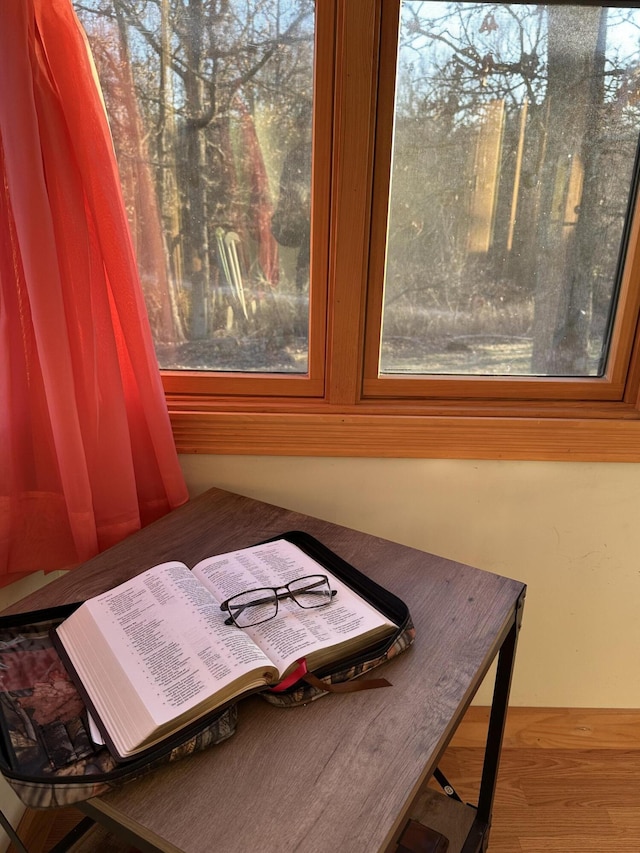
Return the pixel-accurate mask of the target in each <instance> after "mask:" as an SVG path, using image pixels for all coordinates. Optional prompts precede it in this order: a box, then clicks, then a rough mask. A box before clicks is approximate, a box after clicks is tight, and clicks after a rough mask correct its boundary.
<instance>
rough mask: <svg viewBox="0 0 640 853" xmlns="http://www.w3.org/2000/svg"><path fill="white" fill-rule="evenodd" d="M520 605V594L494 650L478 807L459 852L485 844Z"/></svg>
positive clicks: (475, 850) (469, 851)
mask: <svg viewBox="0 0 640 853" xmlns="http://www.w3.org/2000/svg"><path fill="white" fill-rule="evenodd" d="M523 607H524V593H523V594H522V596H521V597H520V599H519V600H518V603H517V605H516V612H515V619H514V624H513V626H512V628H511V630H510V631H509V633H508V634H507V636H506V638H505V641H504V643H503V644H502V646H501V647H500V652H499V653H498V668H497V671H496V681H495V686H494V690H493V701H492V703H491V715H490V717H489V729H488V732H487V745H486V749H485V754H484V764H483V767H482V779H481V782H480V793H479V797H478V809H477V814H476V818H475V820H474V822H473V827H472V828H471V831H470V833H469V835H468V837H467V840H466V842H465V844H464V847H463V848H462V851H461V853H480V851H486V849H487V846H488V844H489V829H490V827H491V814H492V810H493V800H494V797H495V791H496V782H497V778H498V765H499V763H500V753H501V751H502V739H503V736H504V728H505V723H506V719H507V708H508V705H509V693H510V691H511V680H512V677H513V666H514V662H515V655H516V646H517V643H518V633H519V631H520V625H521V623H522V610H523Z"/></svg>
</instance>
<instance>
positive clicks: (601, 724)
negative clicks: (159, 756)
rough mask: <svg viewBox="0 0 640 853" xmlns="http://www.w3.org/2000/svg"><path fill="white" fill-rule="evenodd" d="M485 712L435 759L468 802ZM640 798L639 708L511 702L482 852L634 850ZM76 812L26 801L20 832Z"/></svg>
mask: <svg viewBox="0 0 640 853" xmlns="http://www.w3.org/2000/svg"><path fill="white" fill-rule="evenodd" d="M487 720H488V710H487V709H484V708H475V707H473V708H470V709H469V711H468V713H467V716H466V717H465V720H464V721H463V723H462V725H461V726H460V728H459V730H458V732H457V733H456V735H455V737H454V739H453V742H452V744H451V746H450V747H449V749H448V750H447V752H446V753H445V755H444V756H443V759H442V762H441V765H440V767H441V769H442V771H443V772H444V773H445V775H446V776H447V777H448V778H449V780H450V781H451V783H452V784H453V785H454V787H455V788H456V791H457V792H458V794H459V795H460V796H461V797H462V799H463V800H464V801H465V802H476V800H477V790H478V784H479V780H480V774H481V771H482V759H483V755H484V742H485V740H484V739H485V737H486V725H487ZM639 800H640V711H632V710H630V711H625V710H614V711H610V710H600V709H598V710H583V709H580V710H578V709H534V708H512V709H511V710H510V712H509V719H508V724H507V730H506V733H505V740H504V747H503V753H502V760H501V763H500V774H499V777H498V785H497V791H496V802H495V807H494V814H493V828H492V831H491V838H490V843H489V853H549V851H551V853H553V851H556V853H610V851H611V853H613V851H616V853H632V851H633V853H640V802H639ZM80 817H81V815H80V813H79V812H76V811H75V810H62V811H61V812H33V811H27V813H26V814H25V817H24V819H23V821H22V823H21V826H20V828H19V833H20V837H21V838H22V839H23V842H24V843H25V846H26V847H27V849H28V850H29V853H46V851H48V850H50V849H51V847H52V846H53V844H54V843H55V842H56V841H57V840H58V839H59V838H60V837H61V836H62V835H64V833H65V832H66V831H68V829H69V828H70V826H72V825H73V823H74V821H77V820H79V819H80ZM86 845H87V842H85V843H84V846H82V848H78V853H84V851H87V853H88V851H91V853H125V851H127V853H128V852H129V851H131V848H130V847H128V846H127V845H120V843H119V842H117V841H116V840H115V839H113V838H109V837H107V836H106V835H105V834H103V833H102V831H100V833H99V835H96V837H95V840H94V841H93V842H92V843H90V844H89V846H86ZM10 850H11V848H10ZM12 853H15V851H12ZM221 853H223V851H221ZM265 853H270V851H265ZM345 853H348V851H345Z"/></svg>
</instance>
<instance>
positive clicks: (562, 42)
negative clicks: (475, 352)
mask: <svg viewBox="0 0 640 853" xmlns="http://www.w3.org/2000/svg"><path fill="white" fill-rule="evenodd" d="M547 14H548V15H549V50H548V83H547V98H546V121H545V134H544V135H545V137H546V153H545V159H544V165H543V169H542V175H541V181H542V186H541V204H540V213H539V219H538V228H537V234H538V245H537V255H538V256H537V258H533V259H532V262H533V263H534V264H535V265H536V291H535V312H534V322H533V337H534V340H533V358H532V369H533V372H534V373H537V374H541V375H584V374H585V372H586V365H587V355H588V343H589V340H588V337H589V321H590V303H591V293H592V288H593V279H592V275H591V267H592V264H591V261H592V258H593V243H594V242H595V238H596V236H597V219H596V216H597V209H596V199H595V193H594V186H595V164H596V161H597V151H596V148H595V145H596V137H597V128H598V124H599V121H600V117H599V114H600V110H601V107H602V93H603V83H602V74H603V54H604V32H605V26H606V10H605V9H598V8H588V7H571V6H549V7H548V10H547ZM590 244H591V245H590Z"/></svg>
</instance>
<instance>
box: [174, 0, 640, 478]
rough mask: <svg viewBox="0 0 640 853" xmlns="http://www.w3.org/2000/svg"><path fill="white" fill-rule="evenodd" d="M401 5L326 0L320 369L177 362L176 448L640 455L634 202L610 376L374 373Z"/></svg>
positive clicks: (315, 269) (315, 348) (639, 281)
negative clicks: (211, 369) (239, 370)
mask: <svg viewBox="0 0 640 853" xmlns="http://www.w3.org/2000/svg"><path fill="white" fill-rule="evenodd" d="M398 12H399V0H358V2H357V3H355V2H353V0H318V16H317V31H316V38H317V50H316V56H317V66H316V79H317V83H316V114H315V121H314V177H313V180H314V187H313V190H314V197H315V198H316V199H318V198H319V199H320V202H319V203H317V204H315V203H314V212H313V219H312V234H313V248H312V258H311V274H312V278H313V289H312V297H311V299H312V302H311V307H310V333H309V342H310V343H309V365H310V369H309V373H308V374H306V375H304V376H303V375H299V376H270V375H257V374H251V375H247V374H226V375H220V374H206V373H197V372H188V371H184V372H182V371H180V372H178V371H164V372H163V382H164V386H165V392H166V397H167V404H168V408H169V415H170V418H171V422H172V426H173V431H174V436H175V440H176V446H177V449H178V451H179V452H180V453H212V454H254V455H299V456H337V457H340V456H356V457H357V456H372V457H410V458H458V459H522V460H527V459H530V460H580V461H609V462H636V461H640V330H639V325H638V317H639V314H640V215H638V212H637V211H636V215H635V216H634V218H633V222H632V226H631V229H630V235H629V244H628V245H629V249H628V262H627V265H626V270H625V274H624V280H623V282H622V287H621V294H620V299H619V307H618V317H619V322H617V323H616V327H615V329H614V334H613V338H612V344H611V357H610V359H609V362H610V366H609V368H608V371H607V373H606V375H605V376H604V377H602V378H585V379H574V378H567V379H557V378H553V379H541V378H537V377H522V378H519V379H517V380H514V379H510V378H505V377H495V378H493V377H492V378H487V377H477V378H476V377H430V378H429V380H425V379H424V378H422V377H420V378H413V377H409V378H407V377H403V378H395V377H386V376H385V377H382V378H381V377H378V376H377V375H376V370H377V336H376V334H375V331H374V333H373V334H372V332H371V328H370V329H369V333H368V334H367V329H366V322H365V321H366V318H367V316H368V317H369V318H371V317H373V318H374V319H375V317H378V319H379V316H380V312H381V284H380V278H381V277H380V276H379V275H378V276H377V278H376V276H375V275H373V274H371V272H370V271H371V270H373V271H374V272H375V270H376V269H377V270H379V269H380V268H381V263H382V260H381V259H382V257H383V253H384V236H385V230H384V228H385V226H384V223H385V217H386V210H385V209H384V208H385V206H386V201H387V196H386V191H385V186H388V168H389V159H390V145H389V140H390V135H391V132H390V127H391V121H392V116H391V110H390V108H389V103H392V101H393V94H392V87H393V80H392V79H391V80H390V75H389V74H388V73H383V74H382V75H380V69H383V72H384V71H385V69H388V68H389V64H390V63H395V49H396V45H395V41H394V37H393V34H394V32H395V30H396V22H397V20H398V17H397V16H398ZM381 33H385V35H389V34H390V37H384V38H381ZM328 68H332V69H333V74H332V75H331V74H329V73H328V70H327V69H328ZM379 77H380V80H381V85H380V87H378V79H379ZM380 104H381V105H382V107H381V108H379V105H380ZM385 140H386V142H385ZM376 158H377V159H376ZM374 165H375V169H376V171H375V173H374ZM385 172H386V174H385ZM318 247H326V248H325V249H324V251H322V250H319V249H318ZM367 312H368V314H367ZM371 325H372V324H371V319H370V327H371ZM373 328H374V330H375V322H374V323H373ZM425 383H426V384H425Z"/></svg>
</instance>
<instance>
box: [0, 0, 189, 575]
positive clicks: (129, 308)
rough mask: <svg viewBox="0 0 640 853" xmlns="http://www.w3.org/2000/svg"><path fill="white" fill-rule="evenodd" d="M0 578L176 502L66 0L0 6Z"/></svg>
mask: <svg viewBox="0 0 640 853" xmlns="http://www.w3.org/2000/svg"><path fill="white" fill-rule="evenodd" d="M0 348H1V350H0V401H1V402H2V408H1V410H0V585H3V584H6V583H9V582H10V581H12V580H16V579H18V578H19V577H22V576H24V575H26V574H29V573H30V572H33V571H36V570H39V569H43V570H44V571H50V570H53V569H58V568H64V567H71V566H72V565H74V564H76V563H78V562H80V561H82V560H85V559H87V558H89V557H91V556H92V555H94V554H96V553H97V552H98V551H100V550H103V549H104V548H106V547H108V546H109V545H112V544H113V543H115V542H117V541H119V540H120V539H122V538H123V537H124V536H126V535H127V534H129V533H131V532H133V531H135V530H137V529H138V528H140V527H141V526H143V525H145V524H147V523H148V522H150V521H152V520H153V519H155V518H157V517H159V516H160V515H162V514H164V513H166V512H168V511H169V510H170V509H172V508H173V507H175V506H177V505H179V504H181V503H183V502H184V501H186V499H187V491H186V488H185V484H184V480H183V477H182V473H181V471H180V467H179V465H178V460H177V456H176V452H175V447H174V444H173V438H172V434H171V428H170V424H169V419H168V415H167V410H166V406H165V402H164V395H163V391H162V385H161V382H160V376H159V373H158V368H157V363H156V359H155V354H154V350H153V343H152V340H151V334H150V330H149V326H148V320H147V316H146V312H145V306H144V302H143V298H142V294H141V289H140V284H139V279H138V273H137V269H136V264H135V258H134V254H133V249H132V244H131V239H130V235H129V230H128V225H127V221H126V215H125V210H124V205H123V202H122V197H121V192H120V188H119V180H118V171H117V166H116V162H115V157H114V153H113V147H112V143H111V137H110V134H109V128H108V125H107V122H106V119H105V114H104V109H103V104H102V100H101V97H100V93H99V88H98V86H97V84H96V81H95V76H94V70H93V64H92V62H91V58H90V55H89V52H88V48H87V45H86V42H85V39H84V35H83V33H82V30H81V28H80V26H79V24H78V22H77V20H76V18H75V15H74V13H73V10H72V7H71V0H2V2H1V3H0Z"/></svg>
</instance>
